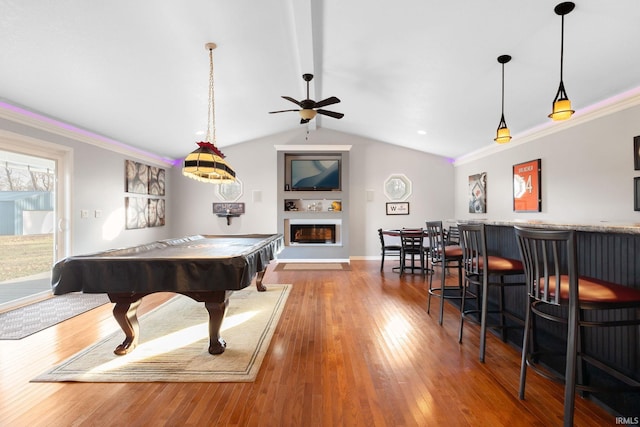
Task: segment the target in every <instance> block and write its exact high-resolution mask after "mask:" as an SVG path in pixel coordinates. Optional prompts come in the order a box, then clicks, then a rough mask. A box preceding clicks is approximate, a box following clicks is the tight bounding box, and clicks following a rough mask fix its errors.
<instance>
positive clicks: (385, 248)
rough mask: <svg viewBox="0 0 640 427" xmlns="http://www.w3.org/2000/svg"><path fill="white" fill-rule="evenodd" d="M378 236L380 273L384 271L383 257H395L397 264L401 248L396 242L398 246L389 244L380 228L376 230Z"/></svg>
mask: <svg viewBox="0 0 640 427" xmlns="http://www.w3.org/2000/svg"><path fill="white" fill-rule="evenodd" d="M378 236H380V255H381V257H382V259H381V260H380V271H382V270H383V269H384V258H385V256H387V255H388V256H392V257H394V258H395V257H397V258H398V262H399V261H400V254H401V252H402V246H400V241H399V240H398V242H397V243H398V244H397V245H396V244H390V242H389V241H387V239H386V238H385V235H384V232H383V231H382V228H378Z"/></svg>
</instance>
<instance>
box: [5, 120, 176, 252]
mask: <svg viewBox="0 0 640 427" xmlns="http://www.w3.org/2000/svg"><path fill="white" fill-rule="evenodd" d="M18 119H19V121H14V120H10V119H6V118H3V117H0V135H1V136H0V144H2V147H3V149H5V150H9V151H16V152H23V150H25V147H28V148H29V149H31V150H33V148H34V147H35V148H36V149H37V147H38V145H39V144H42V145H44V146H49V147H52V146H57V147H66V148H65V149H66V150H69V152H70V158H71V161H70V165H69V171H70V174H71V176H70V177H69V181H70V192H71V197H70V199H71V206H70V210H69V212H68V217H65V216H64V215H66V213H65V212H62V213H61V212H58V215H60V217H61V218H62V220H63V223H64V224H66V225H65V227H67V228H68V229H69V239H68V245H69V246H70V247H69V248H68V251H69V252H68V254H69V255H75V254H84V253H90V252H96V251H101V250H106V249H111V248H119V247H128V246H134V245H138V244H142V243H146V242H150V241H154V240H158V239H166V238H168V237H170V236H171V234H170V229H169V227H153V228H145V229H139V230H125V228H124V224H125V213H124V206H125V204H124V203H125V201H124V199H125V197H126V196H127V195H128V194H127V193H126V192H125V186H124V177H125V172H124V171H125V169H124V162H125V159H129V160H136V161H139V162H142V163H146V164H151V165H155V166H159V167H164V168H165V169H167V171H169V169H170V165H168V164H162V163H161V162H158V161H155V160H154V159H153V158H148V157H142V156H140V155H136V154H135V153H134V152H126V153H123V150H122V148H121V147H119V146H116V145H113V146H110V145H109V144H108V143H103V142H102V143H101V142H100V141H91V142H89V141H90V138H87V137H86V136H83V135H80V134H75V133H74V132H71V131H68V130H65V129H63V128H61V127H60V128H58V127H56V126H54V125H51V124H47V123H40V122H38V121H37V120H30V119H28V118H25V117H19V118H18ZM92 142H95V144H94V143H92ZM100 145H105V146H107V148H101V147H100ZM114 150H117V151H114ZM36 151H37V150H36ZM30 154H33V155H35V153H33V152H31V153H30ZM172 191H173V189H172V185H171V177H170V176H169V177H168V178H167V181H166V192H167V194H168V195H171V194H172ZM81 210H88V211H89V217H88V218H81V217H80V211H81ZM96 210H99V211H102V216H101V217H100V218H96V217H95V211H96Z"/></svg>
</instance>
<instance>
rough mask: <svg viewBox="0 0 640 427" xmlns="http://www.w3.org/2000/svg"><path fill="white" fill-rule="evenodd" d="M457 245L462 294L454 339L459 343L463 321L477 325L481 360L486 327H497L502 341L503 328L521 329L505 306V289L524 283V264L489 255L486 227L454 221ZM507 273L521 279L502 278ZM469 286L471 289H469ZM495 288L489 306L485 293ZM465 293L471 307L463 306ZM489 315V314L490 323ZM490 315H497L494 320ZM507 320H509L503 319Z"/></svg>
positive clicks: (517, 319)
mask: <svg viewBox="0 0 640 427" xmlns="http://www.w3.org/2000/svg"><path fill="white" fill-rule="evenodd" d="M458 229H459V230H460V245H461V247H462V270H463V281H464V285H463V287H464V289H465V292H463V293H462V302H461V307H460V331H459V334H458V342H462V331H463V328H464V322H465V320H468V321H470V322H472V323H479V324H480V356H479V357H480V361H481V362H484V359H485V352H486V342H487V328H492V329H499V330H500V332H501V338H502V341H504V342H506V341H507V329H509V328H512V327H518V328H522V326H523V324H524V321H523V319H521V318H520V317H519V316H518V315H516V314H515V313H512V312H510V311H508V310H507V309H506V307H505V289H506V288H508V287H513V286H524V284H525V283H524V277H523V276H524V267H523V265H522V262H521V261H520V260H517V259H512V258H506V257H502V256H496V255H489V253H488V251H487V233H486V227H485V225H484V224H482V223H478V224H458ZM509 276H512V277H513V276H521V280H519V281H514V280H509V281H505V279H506V278H507V277H509ZM471 287H473V288H474V289H470V288H471ZM491 289H497V291H498V298H497V300H498V301H497V302H498V307H497V308H493V307H492V308H489V292H490V290H491ZM468 296H470V297H471V299H472V300H474V301H475V306H474V307H471V308H467V307H466V304H467V302H468V298H467V297H468ZM489 315H492V319H491V323H490V322H489ZM493 315H497V320H495V321H494V319H493V317H494V316H493ZM507 319H510V320H511V322H507Z"/></svg>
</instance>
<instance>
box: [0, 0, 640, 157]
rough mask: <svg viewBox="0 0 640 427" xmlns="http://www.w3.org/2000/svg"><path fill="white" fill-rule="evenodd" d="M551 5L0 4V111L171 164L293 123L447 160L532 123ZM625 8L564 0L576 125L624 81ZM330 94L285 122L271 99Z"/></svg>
mask: <svg viewBox="0 0 640 427" xmlns="http://www.w3.org/2000/svg"><path fill="white" fill-rule="evenodd" d="M557 3H559V2H558V1H553V0H536V1H524V0H518V1H516V0H474V1H471V0H451V1H435V0H401V1H397V2H390V1H381V0H252V1H250V0H234V1H230V0H189V1H175V0H137V1H131V0H111V1H101V2H99V1H86V0H56V1H41V0H11V1H10V0H0V100H3V101H5V102H7V103H10V104H14V105H18V106H22V107H26V108H27V109H29V110H32V111H35V112H38V113H41V114H43V115H46V116H49V117H52V118H55V119H58V120H60V121H63V122H67V123H70V124H72V125H75V126H78V127H80V128H84V129H87V130H90V131H92V132H95V133H97V134H100V135H103V136H106V137H108V138H111V139H113V140H116V141H119V142H122V143H125V144H128V145H131V146H134V147H138V148H141V149H144V150H146V151H149V152H152V153H156V154H158V155H161V156H166V157H169V158H173V159H178V158H181V157H183V156H184V155H186V154H187V153H188V152H190V151H192V150H193V149H194V148H195V144H194V143H195V142H196V141H200V140H202V139H203V138H204V136H203V135H202V132H204V131H206V127H207V94H208V75H209V57H208V51H207V50H206V49H205V43H207V42H215V43H216V44H217V45H218V48H217V49H216V50H214V64H215V71H214V76H215V116H216V136H217V144H218V146H219V147H221V148H222V149H223V151H224V147H225V146H228V145H232V144H237V143H240V142H243V141H248V140H253V139H257V138H260V137H263V136H267V135H272V134H276V133H279V132H283V131H287V130H291V129H295V128H299V127H301V126H308V127H309V129H310V131H314V129H317V128H319V127H321V128H326V129H333V130H336V131H341V132H346V133H350V134H355V135H360V136H363V137H367V138H372V139H375V140H379V141H383V142H388V143H391V144H397V145H401V146H405V147H410V148H413V149H416V150H420V151H424V152H429V153H434V154H437V155H442V156H447V157H452V158H456V157H458V156H461V155H464V154H467V153H470V152H473V151H475V150H478V149H481V148H483V147H486V146H488V145H491V144H493V143H494V142H493V138H494V137H495V130H496V127H497V126H498V122H499V120H500V109H501V98H500V93H501V92H500V90H501V66H500V64H499V63H498V62H497V60H496V58H497V57H498V56H499V55H502V54H509V55H511V56H512V57H513V59H512V60H511V62H509V63H508V64H506V65H505V117H506V120H507V124H508V125H509V128H510V129H511V132H512V135H514V137H515V138H514V140H517V137H518V135H519V134H523V133H525V132H527V131H528V130H531V129H533V128H536V127H539V126H541V125H544V124H545V123H549V119H548V118H547V115H548V114H549V113H550V112H551V111H550V110H551V104H552V101H553V98H554V96H555V93H556V90H557V88H558V84H559V80H560V35H561V31H560V28H561V18H560V17H559V16H558V15H556V14H555V13H554V7H555V6H556V4H557ZM639 22H640V2H639V1H637V0H617V1H615V2H611V1H604V0H578V1H576V8H575V10H574V11H573V12H571V13H570V14H569V15H567V16H566V17H565V36H564V83H565V86H566V89H567V93H568V95H569V98H570V99H571V100H572V103H573V107H574V109H576V110H577V113H576V115H578V114H580V113H581V112H583V111H586V110H587V109H589V108H592V107H593V106H594V105H596V104H599V103H602V102H604V101H605V100H607V99H609V98H611V97H616V96H619V95H620V94H624V93H629V92H630V91H631V92H633V91H635V90H637V88H639V87H640V25H639V24H638V23H639ZM304 73H311V74H314V75H315V78H314V79H313V81H312V84H311V88H310V89H311V90H310V92H311V93H310V95H311V98H313V99H316V100H320V99H324V98H327V97H329V96H337V97H339V98H340V99H341V101H342V102H341V103H339V104H335V105H331V106H328V107H325V108H326V109H327V110H332V111H338V112H341V113H344V115H345V116H344V118H342V119H341V120H337V119H334V118H330V117H322V116H318V117H317V118H316V119H314V120H312V121H311V122H310V123H309V124H308V125H301V124H300V117H299V116H298V115H297V113H295V112H287V113H280V114H268V112H269V111H274V110H284V109H290V108H297V107H296V105H295V104H293V103H291V102H289V101H287V100H285V99H283V98H282V97H281V96H282V95H287V96H290V97H292V98H294V99H297V100H302V99H303V98H305V95H306V93H305V90H306V89H305V82H304V81H303V80H302V74H304Z"/></svg>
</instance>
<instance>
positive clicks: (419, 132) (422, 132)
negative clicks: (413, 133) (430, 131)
mask: <svg viewBox="0 0 640 427" xmlns="http://www.w3.org/2000/svg"><path fill="white" fill-rule="evenodd" d="M426 134H427V131H426V130H419V131H418V135H426Z"/></svg>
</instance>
